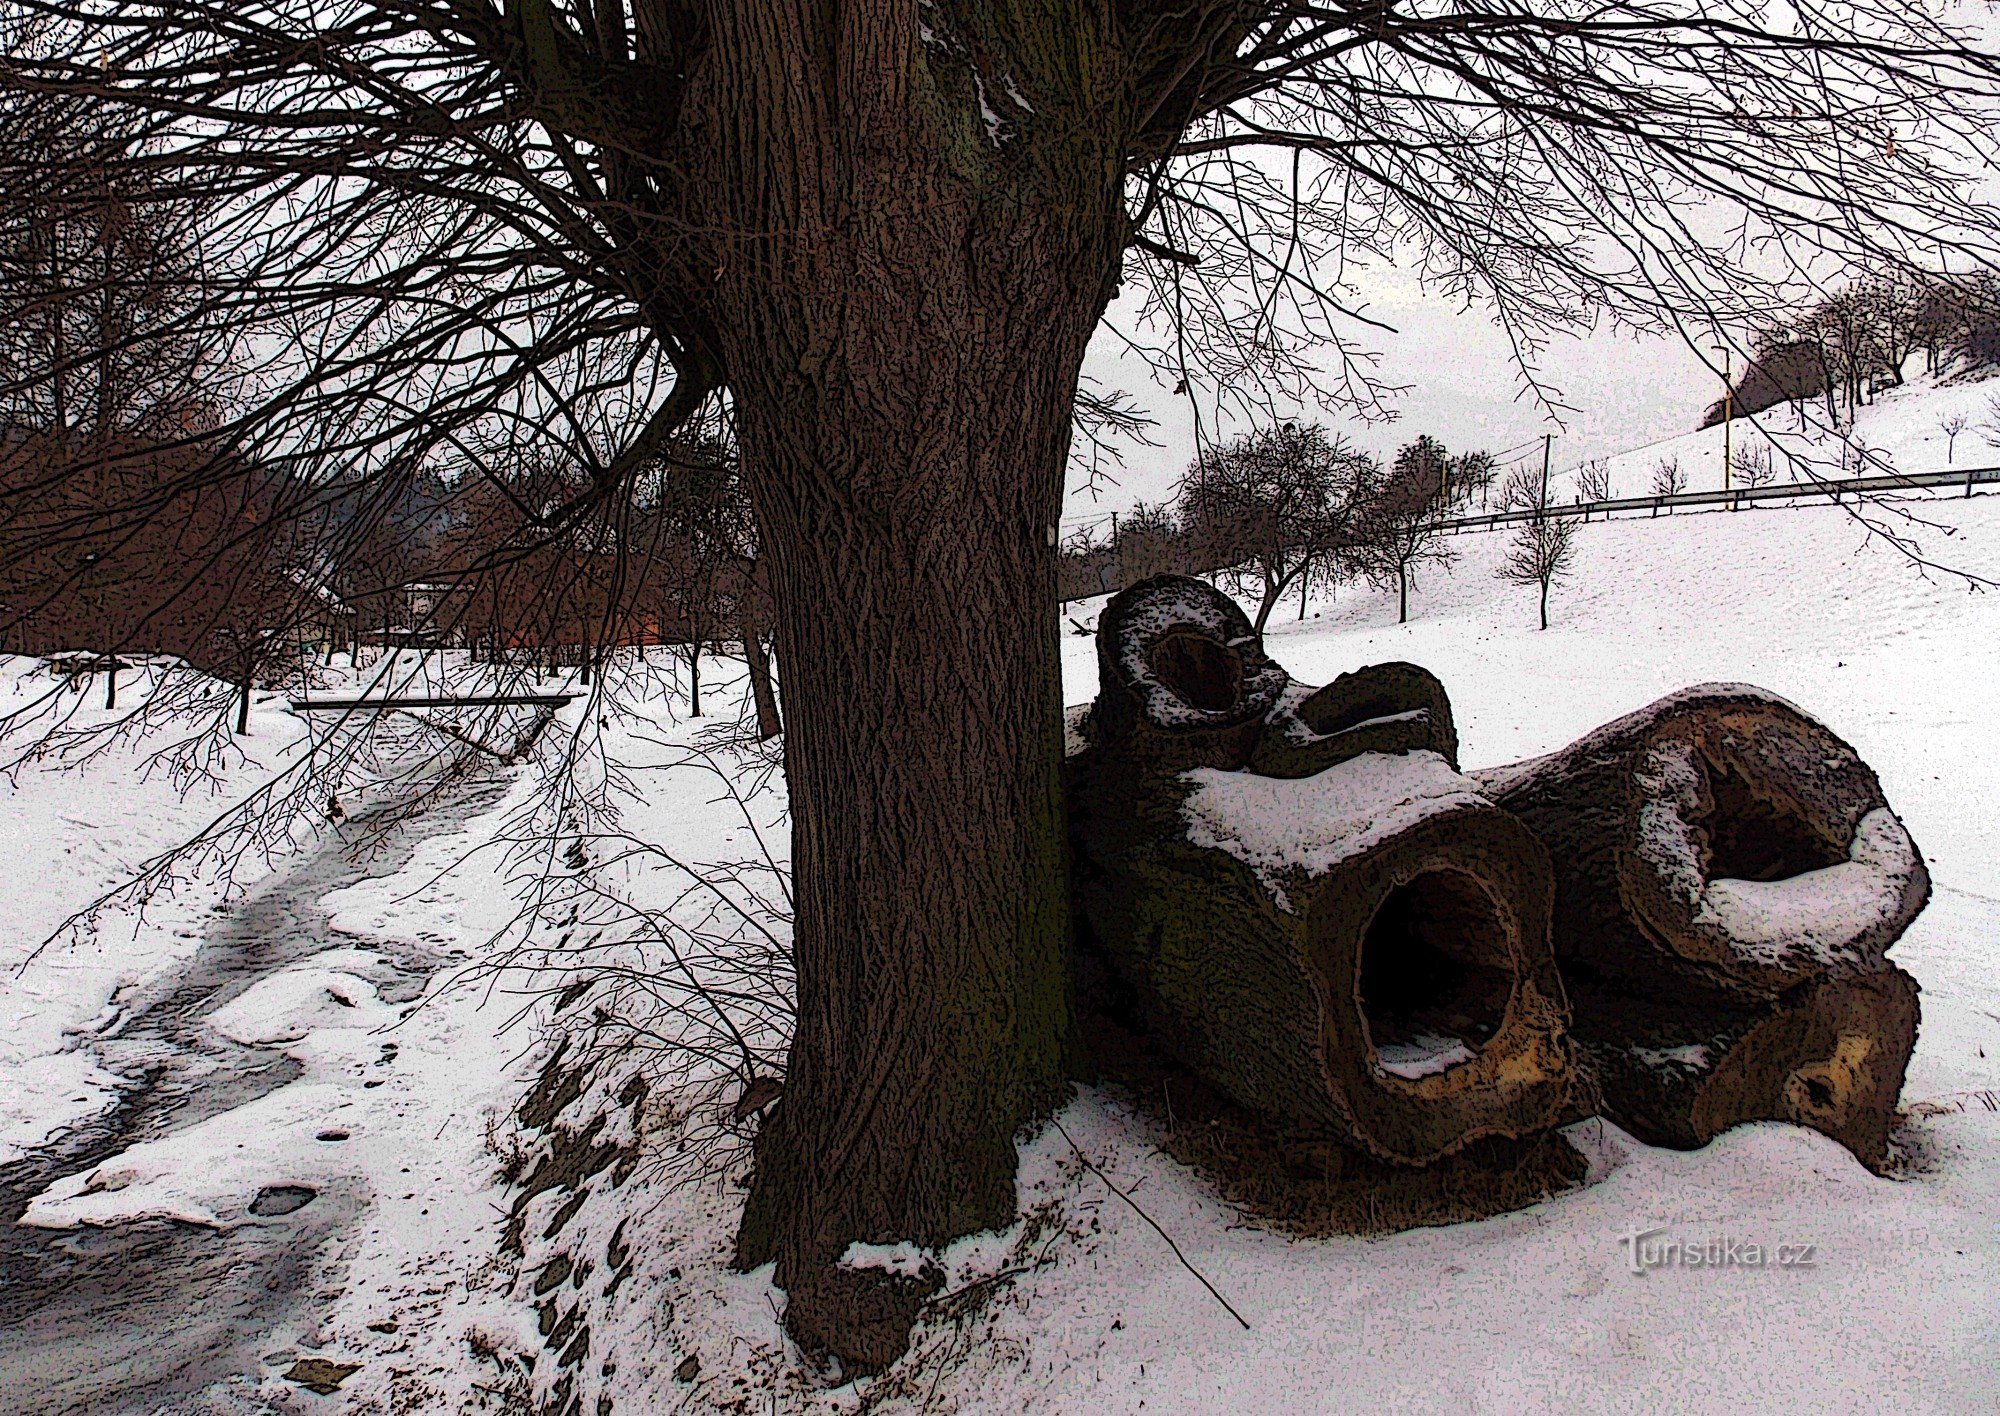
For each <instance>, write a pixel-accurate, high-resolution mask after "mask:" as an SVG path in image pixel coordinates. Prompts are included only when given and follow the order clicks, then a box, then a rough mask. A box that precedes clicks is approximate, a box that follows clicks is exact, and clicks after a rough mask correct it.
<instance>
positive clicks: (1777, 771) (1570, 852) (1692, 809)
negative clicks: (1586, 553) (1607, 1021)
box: [1477, 685, 1930, 996]
mask: <svg viewBox="0 0 2000 1416" xmlns="http://www.w3.org/2000/svg"><path fill="white" fill-rule="evenodd" d="M1477 778H1478V780H1479V782H1480V785H1481V786H1482V787H1483V788H1484V789H1485V791H1486V792H1487V794H1488V795H1489V796H1491V797H1492V799H1493V800H1494V801H1495V802H1496V803H1498V804H1499V805H1500V806H1502V807H1504V808H1506V809H1507V810H1508V811H1510V812H1512V813H1514V814H1515V815H1516V816H1518V817H1519V818H1520V819H1521V820H1522V821H1523V822H1525V823H1526V824H1527V826H1528V827H1529V829H1530V830H1532V831H1533V832H1534V833H1535V835H1536V836H1538V837H1539V838H1540V839H1541V841H1542V843H1543V844H1544V845H1546V846H1547V847H1548V849H1549V854H1550V855H1551V856H1552V857H1553V858H1554V861H1555V864H1556V899H1555V922H1554V927H1555V947H1556V953H1557V956H1558V958H1559V959H1561V960H1562V962H1563V965H1564V967H1565V970H1569V969H1571V968H1572V967H1574V966H1576V965H1584V966H1587V967H1588V968H1589V969H1590V970H1592V971H1594V973H1595V974H1596V975H1598V976H1601V977H1604V978H1608V979H1616V980H1622V981H1623V982H1624V985H1625V986H1626V987H1627V988H1628V990H1629V991H1637V992H1646V991H1649V990H1650V991H1653V992H1656V993H1658V992H1661V991H1664V990H1667V989H1669V988H1678V987H1681V986H1683V983H1684V982H1685V983H1686V985H1687V986H1694V984H1696V983H1706V984H1709V985H1712V986H1715V987H1720V988H1725V989H1728V988H1734V989H1742V990H1749V991H1752V992H1755V993H1757V994H1760V995H1763V996H1774V995H1776V994H1779V993H1782V992H1784V991H1785V990H1787V989H1790V988H1793V987H1794V986H1796V985H1798V984H1800V983H1803V982H1805V981H1807V980H1809V979H1812V978H1814V977H1817V976H1819V975H1820V974H1823V973H1826V972H1829V971H1845V972H1864V973H1865V972H1868V971H1870V970H1871V969H1874V968H1876V967H1879V965H1880V964H1881V961H1882V958H1883V955H1884V954H1885V952H1886V951H1887V950H1888V948H1889V946H1890V945H1891V944H1893V943H1894V942H1895V941H1896V940H1897V939H1898V938H1899V937H1901V935H1902V933H1903V931H1904V930H1905V929H1907V928H1908V927H1909V924H1910V921H1911V920H1913V919H1915V918H1916V915H1917V912H1918V911H1919V910H1921V909H1922V908H1923V907H1924V903H1925V902H1926V901H1927V900H1928V899H1929V898H1930V877H1929V875H1928V873H1927V872H1926V871H1925V869H1924V861H1923V855H1922V853H1921V852H1920V851H1918V850H1917V847H1916V845H1915V843H1914V842H1912V841H1911V839H1910V835H1909V832H1908V831H1906V830H1905V829H1904V828H1903V823H1902V822H1901V821H1900V820H1898V819H1897V817H1896V815H1895V813H1894V812H1893V811H1891V810H1890V809H1889V806H1888V803H1887V801H1886V800H1885V799H1884V798H1883V795H1882V787H1881V784H1880V783H1879V782H1878V781H1877V780H1876V777H1875V773H1874V772H1873V771H1871V770H1870V769H1869V767H1868V765H1867V764H1866V763H1865V762H1863V761H1862V760H1861V759H1860V757H1858V756H1857V755H1856V754H1855V752H1854V749H1853V748H1851V747H1849V746H1848V745H1847V744H1846V743H1845V742H1843V741H1841V740H1840V739H1839V738H1838V737H1836V736H1835V735H1834V734H1833V733H1832V732H1830V731H1828V730H1827V729H1826V728H1825V727H1824V726H1822V725H1821V724H1819V723H1817V722H1815V721H1814V720H1813V719H1811V718H1809V717H1807V716H1806V715H1805V714H1804V713H1802V712H1800V711H1799V710H1798V709H1797V708H1794V707H1793V706H1792V705H1790V704H1789V703H1786V702H1785V701H1784V700H1783V699H1780V698H1777V697H1775V696H1774V695H1771V694H1768V693H1765V692H1763V691H1762V690H1759V689H1755V688H1750V687H1746V686H1743V685H1706V686H1703V687H1698V688H1690V689H1686V690H1683V691H1682V692H1680V693H1676V694H1672V695H1670V696H1668V697H1666V698H1663V699H1661V700H1660V701H1659V702H1657V703H1654V704H1652V705H1651V706H1649V707H1646V708H1642V709H1640V710H1639V711H1638V712H1636V713H1632V714H1628V715H1627V716H1626V717H1623V718H1619V719H1617V720H1616V721H1614V722H1611V723H1607V724H1606V725H1605V726H1603V727H1601V728H1599V729H1597V730H1596V731H1595V732H1593V733H1591V734H1589V735H1588V736H1586V737H1584V738H1582V739H1581V740H1579V741H1578V742H1576V743H1573V744H1571V745H1570V746H1569V747H1567V748H1564V749H1563V750H1562V751H1561V752H1557V753H1554V754H1552V755H1551V756H1548V757H1543V758H1537V759H1535V760H1533V761H1529V762H1522V763H1518V764H1516V765H1514V766H1511V767H1502V768H1496V769H1493V770H1491V771H1485V772H1481V773H1478V774H1477ZM1686 976H1691V977H1686Z"/></svg>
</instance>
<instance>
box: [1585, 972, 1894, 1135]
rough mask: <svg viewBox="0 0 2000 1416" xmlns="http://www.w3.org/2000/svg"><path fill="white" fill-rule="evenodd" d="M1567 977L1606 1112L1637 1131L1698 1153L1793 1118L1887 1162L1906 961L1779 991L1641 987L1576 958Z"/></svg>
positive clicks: (1692, 984)
mask: <svg viewBox="0 0 2000 1416" xmlns="http://www.w3.org/2000/svg"><path fill="white" fill-rule="evenodd" d="M1564 983H1565V984H1566V985H1567V986H1568V989H1569V998H1570V1006H1571V1008H1572V1010H1573V1016H1574V1025H1573V1026H1574V1033H1575V1037H1576V1042H1577V1046H1578V1048H1579V1049H1580V1050H1581V1051H1582V1054H1583V1059H1584V1061H1585V1063H1586V1064H1587V1066H1588V1068H1589V1070H1590V1073H1591V1076H1592V1078H1593V1080H1594V1081H1595V1083H1596V1086H1597V1089H1598V1092H1599V1097H1600V1105H1601V1108H1602V1110H1603V1113H1604V1114H1605V1115H1606V1116H1608V1117H1610V1118H1611V1119H1612V1120H1613V1121H1616V1122H1617V1123H1618V1124H1619V1125H1620V1126H1623V1127H1624V1128H1625V1129H1626V1130H1628V1131H1630V1132H1631V1133H1632V1134H1633V1135H1635V1136H1637V1137H1638V1138H1639V1139H1640V1140H1642V1141H1645V1142H1646V1143H1648V1144H1649V1145H1657V1146H1668V1147H1672V1148H1674V1149H1677V1150H1693V1149H1695V1148H1697V1147H1699V1146H1703V1145H1706V1144H1707V1143H1708V1142H1709V1141H1710V1140H1712V1139H1713V1138H1714V1137H1716V1136H1718V1135H1720V1134H1721V1133H1722V1132H1724V1131H1726V1130H1728V1129H1729V1128H1730V1127H1732V1126H1736V1125H1740V1124H1742V1123H1743V1122H1746V1121H1790V1122H1793V1123H1795V1124H1797V1125H1801V1126H1809V1127H1811V1128H1812V1129H1813V1130H1815V1131H1819V1132H1821V1133H1822V1134H1824V1135H1827V1136H1831V1137H1832V1138H1833V1139H1834V1140H1836V1141H1838V1142H1840V1144H1842V1145H1844V1146H1846V1147H1847V1148H1848V1150H1850V1151H1852V1152H1853V1153H1854V1155H1855V1158H1856V1159H1858V1160H1859V1161H1860V1162H1861V1163H1862V1164H1863V1165H1865V1166H1867V1167H1868V1168H1869V1169H1870V1170H1874V1171H1877V1172H1880V1171H1881V1170H1882V1169H1883V1168H1884V1167H1885V1165H1886V1163H1887V1160H1888V1147H1889V1134H1890V1131H1891V1129H1892V1128H1893V1126H1894V1123H1895V1119H1896V1102H1897V1100H1898V1098H1899V1097H1900V1096H1901V1094H1902V1090H1903V1074H1904V1072H1905V1071H1906V1070H1907V1068H1908V1066H1909V1061H1910V1053H1911V1051H1912V1050H1913V1049H1914V1048H1915V1046H1916V1041H1917V1020H1918V1006H1917V983H1916V980H1915V979H1913V978H1911V977H1910V976H1909V975H1908V974H1906V973H1904V972H1903V971H1902V970H1901V969H1898V968H1895V967H1894V966H1892V965H1886V964H1885V965H1882V966H1880V967H1878V968H1874V969H1867V970H1860V971H1854V972H1848V971H1843V972H1840V973H1835V974H1822V975H1821V976H1820V977H1818V978H1815V979H1811V980H1808V981H1807V982H1805V983H1801V984H1798V985H1797V986H1795V987H1793V988H1789V989H1787V990H1785V991H1784V992H1783V993H1781V994H1779V995H1778V996H1777V997H1776V998H1769V999H1766V998H1754V997H1747V996H1745V995H1744V994H1743V993H1742V992H1741V991H1740V990H1728V989H1716V988H1712V987H1705V986H1703V984H1702V983H1701V982H1700V981H1699V980H1696V979H1693V978H1689V977H1686V976H1682V977H1678V978H1675V979H1674V980H1673V981H1672V987H1671V988H1668V989H1661V988H1654V989H1648V990H1644V991H1636V990H1633V989H1632V988H1630V987H1629V986H1621V985H1619V984H1616V983H1610V982H1607V981H1606V980H1603V979H1601V978H1598V977H1596V976H1595V975H1592V974H1589V973H1587V972H1580V971H1578V970H1575V969H1570V970H1568V971H1566V973H1565V975H1564Z"/></svg>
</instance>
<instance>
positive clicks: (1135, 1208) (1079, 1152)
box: [1050, 1120, 1250, 1332]
mask: <svg viewBox="0 0 2000 1416" xmlns="http://www.w3.org/2000/svg"><path fill="white" fill-rule="evenodd" d="M1050 1124H1051V1125H1053V1126H1054V1127H1055V1128H1056V1130H1057V1131H1059V1132H1061V1133H1062V1138H1063V1139H1064V1140H1065V1141H1069V1148H1070V1149H1071V1150H1073V1151H1075V1152H1076V1158H1077V1160H1078V1161H1080V1162H1081V1163H1082V1165H1083V1168H1084V1169H1085V1170H1088V1171H1089V1172H1090V1173H1091V1174H1092V1175H1095V1176H1096V1177H1097V1178H1098V1179H1100V1180H1102V1181H1103V1182H1104V1188H1105V1189H1107V1190H1109V1191H1110V1192H1111V1193H1112V1194H1114V1195H1116V1196H1117V1197H1118V1198H1119V1199H1121V1200H1123V1201H1124V1202H1125V1203H1126V1204H1128V1205H1130V1206H1131V1207H1132V1213H1134V1214H1136V1215H1138V1216H1139V1218H1141V1219H1143V1220H1145V1221H1146V1224H1147V1225H1148V1226H1149V1227H1150V1228H1151V1229H1152V1231H1153V1232H1154V1233H1155V1234H1157V1235H1159V1236H1160V1237H1161V1238H1162V1239H1164V1240H1166V1241H1167V1247H1168V1248H1169V1249H1172V1250H1173V1251H1174V1257H1175V1258H1177V1259H1179V1260H1180V1261H1181V1267H1182V1268H1184V1269H1186V1270H1187V1271H1188V1272H1189V1273H1191V1274H1193V1275H1194V1277H1195V1282H1197V1283H1199V1284H1200V1285H1201V1286H1202V1287H1203V1288H1206V1289H1207V1290H1208V1291H1209V1294H1210V1296H1211V1297H1213V1298H1214V1299H1215V1301H1216V1302H1218V1303H1220V1304H1221V1305H1222V1306H1223V1308H1224V1310H1226V1311H1227V1312H1228V1314H1229V1316H1230V1317H1232V1318H1234V1319H1236V1321H1237V1322H1239V1323H1241V1324H1242V1325H1243V1331H1245V1332H1248V1331H1250V1320H1249V1319H1248V1318H1246V1317H1244V1316H1243V1315H1242V1314H1241V1313H1239V1312H1237V1311H1236V1308H1235V1306H1234V1305H1233V1304H1231V1303H1230V1301H1229V1300H1228V1299H1227V1298H1225V1297H1223V1296H1222V1293H1221V1291H1220V1290H1219V1289H1217V1288H1216V1286H1215V1285H1214V1284H1212V1283H1210V1282H1209V1281H1208V1279H1207V1278H1206V1277H1205V1276H1204V1275H1203V1274H1202V1271H1201V1270H1200V1269H1198V1268H1196V1267H1195V1266H1194V1265H1193V1264H1191V1263H1189V1262H1188V1256H1187V1255H1186V1254H1183V1253H1182V1252H1181V1246H1180V1245H1178V1244H1176V1243H1175V1242H1174V1236H1173V1235H1171V1234H1169V1233H1167V1231H1166V1230H1164V1229H1162V1228H1160V1224H1159V1221H1158V1220H1156V1219H1154V1218H1153V1217H1152V1216H1151V1215H1150V1214H1147V1213H1146V1212H1145V1211H1144V1210H1143V1209H1141V1208H1139V1202H1138V1201H1137V1200H1135V1199H1133V1198H1132V1197H1131V1196H1130V1195H1128V1194H1126V1193H1125V1192H1124V1191H1123V1190H1121V1189H1119V1188H1118V1187H1117V1185H1115V1184H1113V1183H1112V1180H1111V1177H1110V1176H1109V1175H1106V1174H1105V1173H1104V1172H1103V1171H1102V1170H1099V1169H1098V1168H1097V1165H1096V1164H1095V1162H1093V1161H1092V1160H1091V1158H1090V1157H1089V1156H1087V1155H1085V1154H1084V1153H1083V1147H1082V1146H1079V1145H1078V1144H1077V1143H1076V1142H1075V1141H1074V1140H1072V1139H1071V1138H1070V1134H1069V1132H1068V1131H1065V1130H1063V1123H1062V1122H1060V1121H1054V1120H1052V1121H1051V1123H1050Z"/></svg>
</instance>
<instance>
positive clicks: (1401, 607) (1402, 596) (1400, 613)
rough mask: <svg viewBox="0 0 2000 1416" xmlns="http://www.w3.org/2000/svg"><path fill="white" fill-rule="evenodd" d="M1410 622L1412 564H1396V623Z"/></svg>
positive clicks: (1403, 561) (1405, 561)
mask: <svg viewBox="0 0 2000 1416" xmlns="http://www.w3.org/2000/svg"><path fill="white" fill-rule="evenodd" d="M1409 622H1410V563H1409V562H1408V561H1407V560H1399V561H1397V562H1396V623H1397V624H1408V623H1409Z"/></svg>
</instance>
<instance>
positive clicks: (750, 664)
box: [738, 616, 785, 742]
mask: <svg viewBox="0 0 2000 1416" xmlns="http://www.w3.org/2000/svg"><path fill="white" fill-rule="evenodd" d="M738 632H739V633H740V634H741V635H742V636H743V663H744V665H745V666H746V667H747V668H748V669H749V671H750V696H751V697H752V698H754V699H755V700H756V703H757V740H758V741H759V742H769V741H770V740H771V739H772V738H774V737H776V736H778V734H779V733H781V732H783V731H784V730H785V728H784V721H783V720H782V719H781V718H780V717H779V716H778V693H777V690H776V689H775V688H774V687H773V686H772V684H771V660H770V656H769V655H767V654H766V653H765V652H764V638H763V636H762V635H761V634H759V633H758V632H757V626H756V625H754V624H752V623H750V621H749V619H748V617H747V616H746V617H745V618H744V620H743V622H742V625H741V627H740V629H739V630H738Z"/></svg>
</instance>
